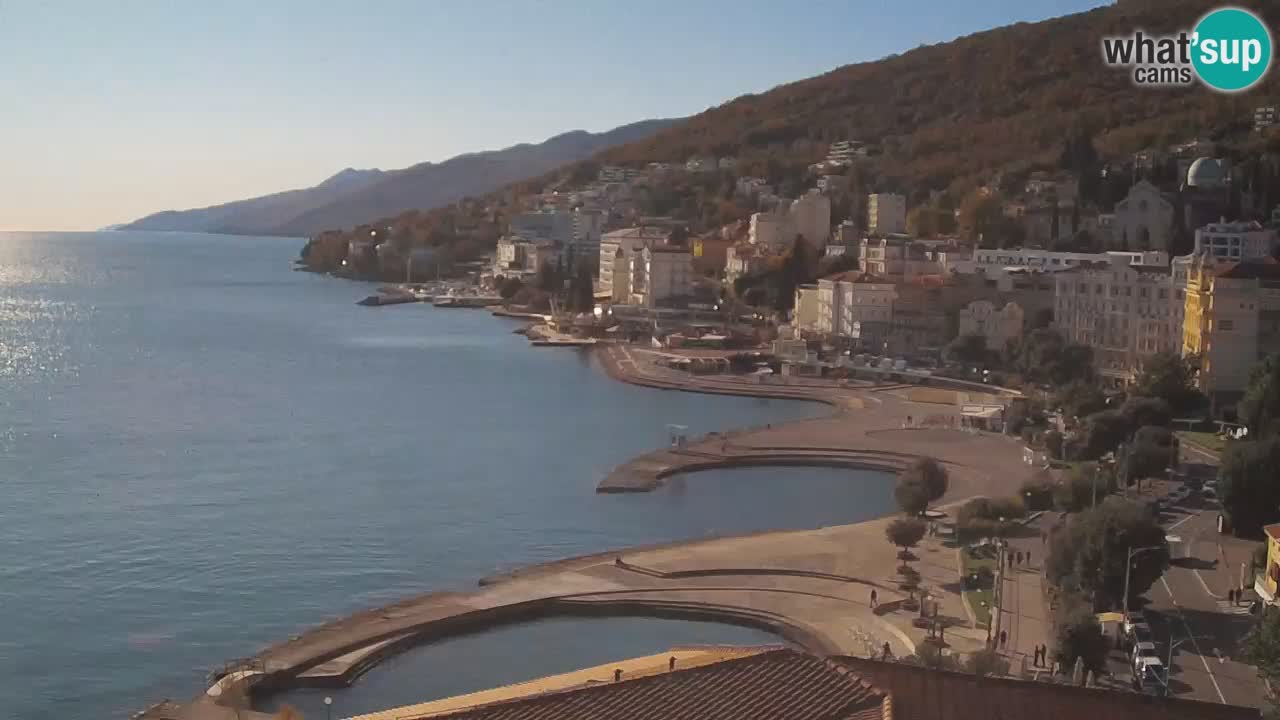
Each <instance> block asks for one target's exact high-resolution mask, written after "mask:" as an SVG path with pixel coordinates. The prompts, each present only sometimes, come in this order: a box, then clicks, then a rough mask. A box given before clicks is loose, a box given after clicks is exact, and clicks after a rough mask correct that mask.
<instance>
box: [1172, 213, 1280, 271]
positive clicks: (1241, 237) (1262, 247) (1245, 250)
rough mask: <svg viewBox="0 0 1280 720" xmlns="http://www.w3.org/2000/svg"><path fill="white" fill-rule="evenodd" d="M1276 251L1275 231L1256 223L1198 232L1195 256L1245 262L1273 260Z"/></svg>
mask: <svg viewBox="0 0 1280 720" xmlns="http://www.w3.org/2000/svg"><path fill="white" fill-rule="evenodd" d="M1275 247H1276V234H1275V231H1273V230H1270V229H1268V228H1265V227H1263V226H1262V225H1259V224H1258V223H1256V222H1247V223H1245V222H1236V223H1210V224H1209V225H1206V226H1204V227H1202V228H1200V229H1198V230H1196V245H1195V249H1194V250H1192V251H1191V254H1192V255H1204V256H1208V257H1212V258H1215V259H1218V260H1226V261H1229V262H1242V261H1249V260H1261V259H1263V258H1267V257H1271V253H1272V252H1273V251H1274V250H1275Z"/></svg>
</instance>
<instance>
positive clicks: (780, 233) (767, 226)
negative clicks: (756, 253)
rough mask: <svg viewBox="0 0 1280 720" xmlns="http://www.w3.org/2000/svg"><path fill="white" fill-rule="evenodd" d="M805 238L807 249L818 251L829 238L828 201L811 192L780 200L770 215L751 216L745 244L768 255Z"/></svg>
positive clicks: (821, 195)
mask: <svg viewBox="0 0 1280 720" xmlns="http://www.w3.org/2000/svg"><path fill="white" fill-rule="evenodd" d="M797 235H801V236H804V239H805V241H806V242H808V243H809V247H811V248H813V249H816V250H821V249H822V248H824V247H826V246H827V241H828V240H830V239H831V198H829V197H827V196H826V195H823V194H822V193H820V192H817V191H813V192H808V193H805V194H804V195H801V196H800V197H799V198H798V199H796V200H793V201H789V202H788V201H786V200H782V201H780V202H779V203H778V205H777V207H775V208H774V209H773V210H772V211H770V212H758V213H754V214H752V216H751V222H750V225H749V226H748V230H747V242H749V243H751V244H752V245H754V246H756V247H759V248H766V249H767V250H768V251H770V252H784V251H785V250H787V249H788V248H790V247H791V245H792V243H794V242H795V239H796V236H797Z"/></svg>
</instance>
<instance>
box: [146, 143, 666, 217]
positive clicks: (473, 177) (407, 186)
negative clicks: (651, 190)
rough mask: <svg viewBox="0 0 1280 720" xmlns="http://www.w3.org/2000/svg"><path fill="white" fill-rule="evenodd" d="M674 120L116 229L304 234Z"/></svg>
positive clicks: (460, 190) (511, 175) (172, 213)
mask: <svg viewBox="0 0 1280 720" xmlns="http://www.w3.org/2000/svg"><path fill="white" fill-rule="evenodd" d="M676 122H679V120H666V119H664V120H644V121H641V122H637V123H632V124H630V125H623V126H622V127H618V128H614V129H613V130H609V131H606V132H602V133H589V132H586V131H584V130H574V131H572V132H567V133H564V134H563V135H557V136H555V137H553V138H550V139H548V140H546V141H545V142H542V143H538V144H536V145H533V144H528V143H525V144H520V145H513V146H511V147H509V148H505V149H503V150H490V151H485V152H478V153H469V154H466V155H459V156H457V157H454V158H451V159H449V160H445V161H444V162H440V163H430V162H427V163H420V164H418V165H413V166H411V167H407V168H404V169H402V170H389V171H383V170H353V169H351V168H347V169H346V170H343V171H342V172H339V173H338V174H336V175H334V176H333V177H331V178H329V179H327V180H325V181H324V182H322V183H320V184H319V185H316V186H315V187H310V188H303V189H299V190H288V191H285V192H280V193H275V194H273V195H264V196H262V197H257V198H251V199H249V200H240V201H237V202H231V203H226V204H224V205H215V206H213V207H207V208H199V209H194V210H169V211H165V212H160V213H156V214H154V215H148V216H147V217H144V218H142V219H141V220H137V221H135V222H132V223H129V224H126V225H123V226H121V229H125V230H183V231H190V232H210V233H224V234H231V235H287V236H309V235H313V234H315V233H317V232H320V231H321V230H327V229H333V228H344V227H350V226H353V225H357V224H359V223H364V222H369V221H372V220H375V219H377V218H380V217H387V216H391V215H397V214H399V213H402V212H405V211H407V210H429V209H431V208H435V207H439V206H441V205H447V204H449V203H452V202H455V201H457V200H460V199H462V198H463V197H466V196H468V195H483V194H485V193H488V192H491V191H493V190H496V189H497V188H500V187H502V186H503V185H506V184H508V183H512V182H515V181H517V180H522V179H524V178H527V177H531V176H535V175H541V174H543V173H546V172H549V171H551V170H554V169H555V168H558V167H560V166H562V165H566V164H569V163H573V162H577V161H579V160H584V159H586V158H588V157H591V156H592V155H594V154H595V153H597V152H599V151H601V150H604V149H607V148H610V147H613V146H615V145H621V144H625V143H629V142H633V141H636V140H642V139H644V138H646V137H648V136H650V135H652V134H653V133H656V132H658V131H660V130H663V129H665V128H667V127H669V126H671V125H673V124H675V123H676Z"/></svg>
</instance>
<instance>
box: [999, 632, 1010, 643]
mask: <svg viewBox="0 0 1280 720" xmlns="http://www.w3.org/2000/svg"><path fill="white" fill-rule="evenodd" d="M1008 641H1009V633H1008V632H1007V631H1005V630H1001V631H1000V647H1004V646H1005V644H1006V643H1007V642H1008Z"/></svg>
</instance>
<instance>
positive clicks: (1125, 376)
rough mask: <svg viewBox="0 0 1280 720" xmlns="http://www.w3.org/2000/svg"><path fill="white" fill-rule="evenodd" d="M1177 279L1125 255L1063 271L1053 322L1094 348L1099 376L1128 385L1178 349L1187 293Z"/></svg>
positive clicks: (1068, 335) (1073, 338)
mask: <svg viewBox="0 0 1280 720" xmlns="http://www.w3.org/2000/svg"><path fill="white" fill-rule="evenodd" d="M1174 277H1175V276H1174V274H1173V272H1172V271H1171V269H1170V268H1169V267H1159V266H1151V265H1131V264H1129V263H1128V262H1126V260H1125V258H1124V257H1122V256H1116V257H1112V259H1111V261H1110V262H1109V263H1105V264H1104V263H1096V264H1092V265H1088V266H1078V267H1076V268H1073V269H1071V270H1068V271H1065V272H1061V273H1058V274H1057V275H1056V276H1055V278H1054V280H1055V287H1054V324H1055V325H1056V326H1057V328H1058V330H1059V331H1060V332H1061V333H1062V334H1063V336H1064V337H1066V338H1067V339H1068V340H1070V341H1071V342H1075V343H1079V344H1081V345H1088V346H1089V347H1091V348H1093V359H1094V366H1095V367H1096V368H1097V370H1098V372H1099V374H1101V375H1102V376H1103V377H1104V378H1106V379H1108V380H1109V381H1110V382H1111V383H1113V384H1115V385H1124V384H1127V383H1129V382H1132V381H1133V379H1134V378H1135V377H1137V375H1138V373H1140V372H1141V370H1142V365H1143V363H1144V361H1145V360H1146V359H1147V358H1149V357H1150V356H1152V355H1154V354H1155V353H1159V352H1174V353H1176V352H1178V350H1179V346H1180V340H1181V335H1182V330H1181V328H1182V324H1183V305H1184V302H1185V297H1184V289H1183V288H1182V287H1180V286H1178V285H1177V284H1176V282H1175V280H1174Z"/></svg>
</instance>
